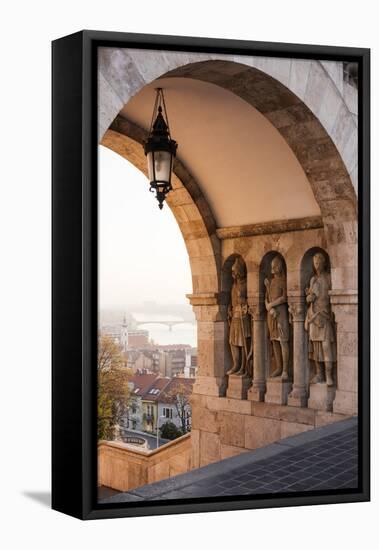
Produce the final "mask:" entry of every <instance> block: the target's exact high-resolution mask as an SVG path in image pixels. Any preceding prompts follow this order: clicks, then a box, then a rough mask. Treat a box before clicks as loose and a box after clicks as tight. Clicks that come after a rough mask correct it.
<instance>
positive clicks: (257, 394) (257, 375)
mask: <svg viewBox="0 0 379 550" xmlns="http://www.w3.org/2000/svg"><path fill="white" fill-rule="evenodd" d="M249 311H250V315H251V316H252V319H253V384H252V386H251V388H250V389H249V391H248V397H247V398H248V399H249V400H250V401H264V396H265V391H266V368H265V366H266V365H265V323H266V315H265V311H264V306H263V303H262V299H261V297H260V296H256V297H254V298H253V299H250V306H249Z"/></svg>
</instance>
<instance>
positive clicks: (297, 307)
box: [288, 293, 306, 323]
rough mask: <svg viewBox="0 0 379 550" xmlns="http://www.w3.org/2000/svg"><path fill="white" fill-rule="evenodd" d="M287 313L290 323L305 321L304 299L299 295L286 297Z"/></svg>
mask: <svg viewBox="0 0 379 550" xmlns="http://www.w3.org/2000/svg"><path fill="white" fill-rule="evenodd" d="M288 313H289V314H290V319H291V321H292V322H295V323H296V322H298V323H300V322H302V321H304V319H305V313H306V307H305V297H304V296H303V295H302V294H299V293H296V294H295V293H293V294H292V295H289V296H288Z"/></svg>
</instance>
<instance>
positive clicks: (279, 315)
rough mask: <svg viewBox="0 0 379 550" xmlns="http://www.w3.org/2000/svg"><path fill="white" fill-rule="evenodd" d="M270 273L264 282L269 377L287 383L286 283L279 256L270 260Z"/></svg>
mask: <svg viewBox="0 0 379 550" xmlns="http://www.w3.org/2000/svg"><path fill="white" fill-rule="evenodd" d="M271 273H272V277H271V279H270V280H269V279H265V280H264V285H265V287H266V296H265V306H266V310H267V325H268V331H269V337H270V340H271V342H272V347H273V351H274V360H275V370H274V372H273V373H272V375H271V377H272V378H274V377H277V376H280V375H281V376H282V380H285V381H287V380H288V363H289V344H288V341H289V321H288V305H287V282H286V275H285V272H284V265H283V260H282V258H281V257H280V256H275V257H274V259H273V260H272V262H271Z"/></svg>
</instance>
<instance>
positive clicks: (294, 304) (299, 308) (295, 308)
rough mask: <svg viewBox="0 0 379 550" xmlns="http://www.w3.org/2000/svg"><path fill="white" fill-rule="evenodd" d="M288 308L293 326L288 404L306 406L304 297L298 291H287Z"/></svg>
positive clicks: (306, 365)
mask: <svg viewBox="0 0 379 550" xmlns="http://www.w3.org/2000/svg"><path fill="white" fill-rule="evenodd" d="M288 309H289V313H290V319H291V320H292V327H293V352H292V356H293V387H292V391H291V393H290V394H289V396H288V405H292V406H294V407H306V406H307V401H308V390H307V369H308V368H309V362H308V357H307V341H306V338H307V336H306V332H305V329H304V320H305V297H304V296H303V295H302V294H300V293H292V292H288Z"/></svg>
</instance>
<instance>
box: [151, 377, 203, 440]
mask: <svg viewBox="0 0 379 550" xmlns="http://www.w3.org/2000/svg"><path fill="white" fill-rule="evenodd" d="M194 382H195V379H194V378H182V377H176V378H172V379H171V380H170V382H169V383H168V384H167V385H166V386H165V388H164V390H163V391H162V392H161V394H160V396H159V399H158V416H159V418H160V424H159V425H160V426H162V424H164V423H165V422H172V423H173V424H175V426H176V427H177V428H178V429H179V430H182V432H183V431H184V432H189V431H191V425H192V410H191V403H190V399H189V398H190V395H191V394H192V390H193V384H194Z"/></svg>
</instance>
